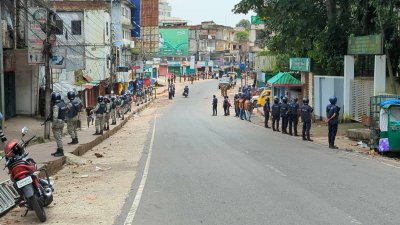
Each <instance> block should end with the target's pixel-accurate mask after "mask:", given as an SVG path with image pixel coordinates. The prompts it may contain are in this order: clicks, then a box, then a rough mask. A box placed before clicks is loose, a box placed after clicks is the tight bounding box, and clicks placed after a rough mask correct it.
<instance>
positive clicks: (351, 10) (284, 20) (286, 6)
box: [233, 0, 400, 77]
mask: <svg viewBox="0 0 400 225" xmlns="http://www.w3.org/2000/svg"><path fill="white" fill-rule="evenodd" d="M399 10H400V0H385V1H377V0H301V1H300V0H241V1H240V2H239V3H238V4H236V5H235V7H234V9H233V12H235V13H244V14H246V13H248V12H249V11H254V12H256V13H257V15H258V16H260V17H262V18H266V27H267V30H266V32H265V33H258V34H257V38H260V39H261V41H262V43H259V45H260V46H262V47H264V46H263V44H264V45H265V46H266V47H267V48H268V49H269V51H270V52H271V53H273V54H275V55H278V54H288V55H290V56H291V57H310V58H311V59H312V61H313V63H314V64H317V67H318V68H320V70H321V71H320V72H321V73H325V74H330V75H340V74H342V73H343V69H342V68H343V56H344V55H345V54H346V53H347V43H348V38H349V36H350V35H355V36H363V35H370V34H379V33H381V34H384V47H385V53H386V54H387V55H388V58H389V60H390V61H389V63H391V65H390V66H391V68H390V69H389V74H392V75H391V77H394V76H393V74H396V73H400V66H399V60H400V30H399V27H400V20H399V14H398V11H399ZM271 33H273V34H274V35H269V34H271ZM265 34H267V35H265ZM259 35H260V36H259Z"/></svg>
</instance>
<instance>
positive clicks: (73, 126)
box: [66, 102, 78, 139]
mask: <svg viewBox="0 0 400 225" xmlns="http://www.w3.org/2000/svg"><path fill="white" fill-rule="evenodd" d="M73 107H74V106H73V105H72V102H68V104H67V111H68V113H67V119H66V121H67V130H68V134H69V135H70V136H71V138H72V139H75V138H77V137H78V134H77V132H76V130H77V128H78V114H76V115H75V116H73V117H70V112H71V111H73V110H74V108H73ZM75 110H76V109H75ZM76 113H78V112H76Z"/></svg>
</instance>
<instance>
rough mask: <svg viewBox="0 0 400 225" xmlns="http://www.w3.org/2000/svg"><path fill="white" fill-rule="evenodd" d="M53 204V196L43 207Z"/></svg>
mask: <svg viewBox="0 0 400 225" xmlns="http://www.w3.org/2000/svg"><path fill="white" fill-rule="evenodd" d="M52 202H53V195H51V196H50V198H48V199H46V201H45V203H44V204H43V207H47V206H49V205H50V204H51V203H52Z"/></svg>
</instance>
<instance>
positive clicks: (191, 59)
mask: <svg viewBox="0 0 400 225" xmlns="http://www.w3.org/2000/svg"><path fill="white" fill-rule="evenodd" d="M195 64H196V57H195V56H190V69H192V70H193V69H194V68H195Z"/></svg>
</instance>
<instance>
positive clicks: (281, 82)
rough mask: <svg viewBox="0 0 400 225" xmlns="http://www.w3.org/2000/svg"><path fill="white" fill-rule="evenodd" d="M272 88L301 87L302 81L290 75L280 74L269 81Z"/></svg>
mask: <svg viewBox="0 0 400 225" xmlns="http://www.w3.org/2000/svg"><path fill="white" fill-rule="evenodd" d="M267 83H268V85H271V86H275V87H276V86H301V81H299V80H297V79H296V78H294V77H293V76H292V75H291V74H290V73H282V72H280V73H278V74H276V75H275V76H273V77H272V78H271V79H269V80H268V81H267Z"/></svg>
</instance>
